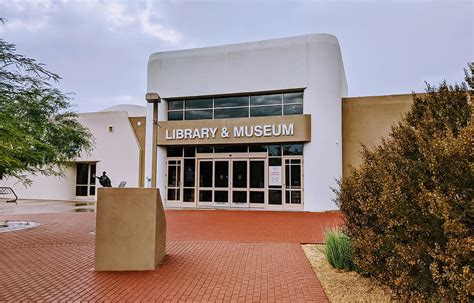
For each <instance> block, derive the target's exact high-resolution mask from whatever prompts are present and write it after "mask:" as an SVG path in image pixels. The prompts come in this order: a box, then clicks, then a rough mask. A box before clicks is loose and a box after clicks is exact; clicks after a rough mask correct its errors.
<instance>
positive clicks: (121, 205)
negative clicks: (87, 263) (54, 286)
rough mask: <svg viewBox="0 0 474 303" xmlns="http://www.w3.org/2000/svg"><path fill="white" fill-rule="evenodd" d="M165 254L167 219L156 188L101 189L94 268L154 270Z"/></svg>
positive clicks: (99, 190) (99, 192)
mask: <svg viewBox="0 0 474 303" xmlns="http://www.w3.org/2000/svg"><path fill="white" fill-rule="evenodd" d="M165 255H166V218H165V212H164V210H163V203H162V201H161V197H160V192H159V190H158V189H157V188H99V189H98V194H97V215H96V241H95V266H94V268H95V270H97V271H109V270H111V271H121V270H153V269H155V268H157V266H158V265H159V264H160V262H161V261H162V260H163V258H164V257H165Z"/></svg>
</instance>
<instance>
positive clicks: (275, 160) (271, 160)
mask: <svg viewBox="0 0 474 303" xmlns="http://www.w3.org/2000/svg"><path fill="white" fill-rule="evenodd" d="M268 166H281V158H269V159H268Z"/></svg>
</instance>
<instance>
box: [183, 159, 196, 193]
mask: <svg viewBox="0 0 474 303" xmlns="http://www.w3.org/2000/svg"><path fill="white" fill-rule="evenodd" d="M195 167H196V162H195V160H194V159H186V160H184V186H185V187H194V176H195Z"/></svg>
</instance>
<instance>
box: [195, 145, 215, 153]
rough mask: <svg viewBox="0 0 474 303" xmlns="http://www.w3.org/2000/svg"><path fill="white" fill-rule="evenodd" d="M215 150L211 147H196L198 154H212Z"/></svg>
mask: <svg viewBox="0 0 474 303" xmlns="http://www.w3.org/2000/svg"><path fill="white" fill-rule="evenodd" d="M212 150H213V148H212V147H210V146H198V147H196V152H197V153H198V154H203V153H212Z"/></svg>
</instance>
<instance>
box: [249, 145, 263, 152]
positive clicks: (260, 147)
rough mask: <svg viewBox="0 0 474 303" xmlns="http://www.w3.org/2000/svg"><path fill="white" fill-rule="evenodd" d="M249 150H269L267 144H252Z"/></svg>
mask: <svg viewBox="0 0 474 303" xmlns="http://www.w3.org/2000/svg"><path fill="white" fill-rule="evenodd" d="M249 152H251V153H262V152H264V153H266V152H267V147H266V146H265V145H250V146H249Z"/></svg>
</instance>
